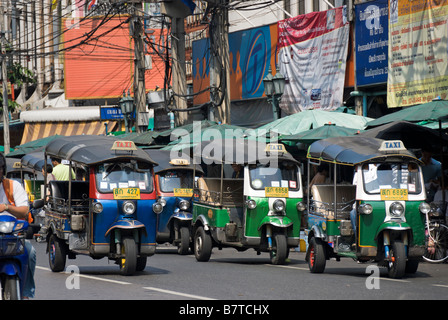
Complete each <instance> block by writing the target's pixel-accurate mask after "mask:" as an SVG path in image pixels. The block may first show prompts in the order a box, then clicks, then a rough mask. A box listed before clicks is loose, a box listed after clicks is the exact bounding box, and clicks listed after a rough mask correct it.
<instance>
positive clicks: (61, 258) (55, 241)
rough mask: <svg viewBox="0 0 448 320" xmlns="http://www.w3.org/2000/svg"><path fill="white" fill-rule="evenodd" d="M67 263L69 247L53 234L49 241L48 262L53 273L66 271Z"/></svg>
mask: <svg viewBox="0 0 448 320" xmlns="http://www.w3.org/2000/svg"><path fill="white" fill-rule="evenodd" d="M66 261H67V245H66V244H65V243H64V242H63V241H62V240H60V239H59V238H58V237H57V236H56V235H54V234H52V235H51V236H50V240H49V241H48V262H49V264H50V269H51V271H53V272H61V271H63V270H64V269H65V263H66Z"/></svg>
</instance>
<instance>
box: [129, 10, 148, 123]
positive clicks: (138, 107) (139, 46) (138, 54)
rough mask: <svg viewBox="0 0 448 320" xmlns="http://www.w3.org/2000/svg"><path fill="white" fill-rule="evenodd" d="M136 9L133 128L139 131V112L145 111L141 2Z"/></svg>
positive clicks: (134, 17) (134, 22)
mask: <svg viewBox="0 0 448 320" xmlns="http://www.w3.org/2000/svg"><path fill="white" fill-rule="evenodd" d="M135 5H136V7H137V10H135V14H134V16H133V19H132V23H133V31H134V32H133V35H132V36H133V38H134V105H135V129H136V131H137V132H140V128H139V119H140V112H146V89H145V88H146V86H145V60H144V52H143V48H144V46H143V24H142V19H141V16H142V8H141V3H138V4H137V3H136V4H135Z"/></svg>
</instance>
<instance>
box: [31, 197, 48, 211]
mask: <svg viewBox="0 0 448 320" xmlns="http://www.w3.org/2000/svg"><path fill="white" fill-rule="evenodd" d="M44 204H45V203H44V200H43V199H38V200H34V201H33V204H32V207H33V208H34V209H40V208H43V207H44Z"/></svg>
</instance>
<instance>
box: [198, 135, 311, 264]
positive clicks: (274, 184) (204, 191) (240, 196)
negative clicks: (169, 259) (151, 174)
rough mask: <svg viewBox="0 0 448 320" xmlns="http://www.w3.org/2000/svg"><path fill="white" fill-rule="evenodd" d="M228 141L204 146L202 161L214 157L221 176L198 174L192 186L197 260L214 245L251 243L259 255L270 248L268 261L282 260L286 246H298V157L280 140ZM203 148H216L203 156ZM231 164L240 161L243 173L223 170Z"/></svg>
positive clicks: (300, 197)
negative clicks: (276, 142) (229, 172)
mask: <svg viewBox="0 0 448 320" xmlns="http://www.w3.org/2000/svg"><path fill="white" fill-rule="evenodd" d="M228 142H229V141H228V140H225V139H223V140H214V141H213V142H211V143H210V144H208V145H206V146H205V148H204V150H203V154H202V158H203V162H204V161H210V160H213V162H214V165H215V166H218V168H219V170H220V177H219V178H217V177H204V178H199V179H198V181H197V185H196V186H195V189H194V194H193V234H194V244H193V247H194V253H195V256H196V259H197V260H198V261H208V260H209V259H210V256H211V253H212V248H213V247H218V248H219V249H221V248H223V247H233V248H235V249H237V250H238V251H244V250H247V249H248V248H253V249H254V250H256V251H257V253H258V254H260V252H269V254H270V260H271V263H273V264H284V263H285V260H286V259H287V257H288V254H289V248H293V247H297V246H298V245H299V241H300V222H301V215H302V211H303V210H305V208H306V207H305V204H304V203H303V202H302V200H303V190H302V186H301V174H300V169H299V167H298V162H297V161H296V160H295V159H294V158H293V157H292V156H291V154H290V153H288V152H287V151H286V149H285V147H284V146H283V145H282V144H268V145H266V144H258V143H256V141H252V142H253V143H251V141H246V140H243V141H241V140H240V139H236V140H234V141H233V142H232V140H230V142H229V143H228ZM233 143H234V144H233ZM261 146H262V147H263V149H262V150H260V149H261V148H260V147H261ZM264 147H266V148H264ZM220 148H223V151H222V152H219V149H220ZM206 150H215V152H211V153H210V154H208V155H207V154H206V152H205V151H206ZM212 153H213V155H211V154H212ZM229 164H233V165H234V166H235V165H239V166H241V167H242V170H243V171H242V172H243V175H242V176H241V175H240V177H238V178H231V177H230V175H229V174H225V172H226V171H227V169H228V167H229ZM226 166H228V167H227V168H225V167H226ZM230 170H232V169H230ZM233 170H234V169H233ZM235 172H236V171H235ZM208 175H210V172H208Z"/></svg>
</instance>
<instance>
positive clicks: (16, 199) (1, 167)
mask: <svg viewBox="0 0 448 320" xmlns="http://www.w3.org/2000/svg"><path fill="white" fill-rule="evenodd" d="M5 175H6V160H5V156H4V155H3V153H0V182H1V183H0V214H2V213H9V214H11V215H13V216H15V217H16V218H17V219H21V220H26V219H27V217H28V212H29V206H28V196H27V194H26V191H25V189H24V188H23V187H22V185H21V184H20V182H18V181H15V180H10V179H6V178H4V176H5ZM25 247H26V250H27V252H28V270H27V276H26V281H25V284H24V287H23V299H28V298H34V291H35V283H34V271H35V269H36V249H34V247H33V246H32V245H31V242H30V241H28V240H25Z"/></svg>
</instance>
